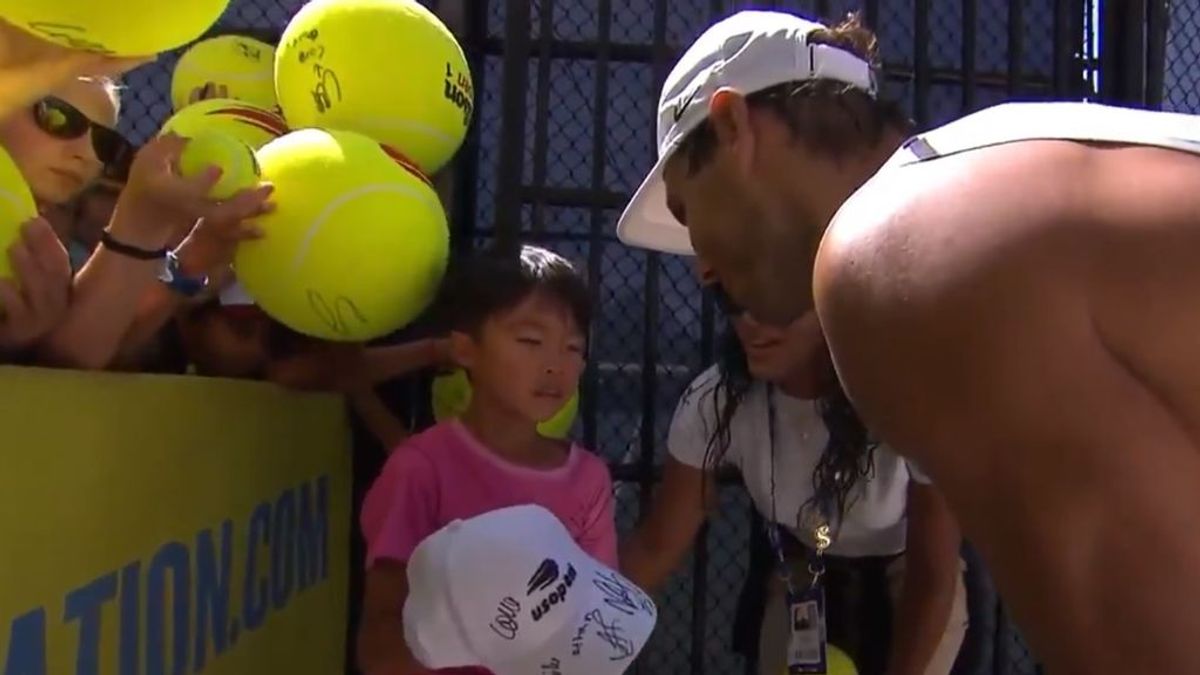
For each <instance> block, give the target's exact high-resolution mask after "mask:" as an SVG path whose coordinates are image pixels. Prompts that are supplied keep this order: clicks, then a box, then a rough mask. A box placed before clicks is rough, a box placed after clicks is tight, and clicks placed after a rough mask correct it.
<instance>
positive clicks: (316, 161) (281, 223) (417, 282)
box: [234, 129, 450, 341]
mask: <svg viewBox="0 0 1200 675" xmlns="http://www.w3.org/2000/svg"><path fill="white" fill-rule="evenodd" d="M258 162H259V165H260V167H261V169H262V176H263V179H264V180H267V181H270V182H271V183H272V184H273V185H274V186H275V192H274V193H273V195H272V201H273V202H274V203H275V210H274V211H272V212H271V213H268V214H266V215H264V216H261V217H259V218H257V219H256V220H255V224H256V225H258V226H259V227H260V228H261V229H262V230H263V234H264V236H263V238H262V239H258V240H254V241H247V242H245V243H243V244H241V245H240V246H239V247H238V251H237V255H236V256H235V259H234V267H235V271H236V273H237V278H238V281H239V282H241V284H242V286H243V287H245V289H246V292H248V293H249V294H250V297H252V298H254V301H255V302H256V303H257V304H258V306H259V307H261V308H262V309H263V311H265V312H266V313H267V314H269V315H271V316H272V317H273V318H274V319H275V320H277V321H279V322H280V323H283V324H284V325H286V326H288V327H290V328H292V329H293V330H296V331H299V332H301V333H304V334H306V335H311V336H313V337H317V338H322V339H326V340H342V341H364V340H370V339H372V338H376V337H379V336H382V335H386V334H388V333H391V332H392V331H395V330H397V329H399V328H401V327H403V326H404V325H405V324H407V323H408V322H409V321H412V320H413V319H414V318H416V317H417V315H418V314H420V313H421V312H422V311H423V310H424V309H425V307H426V306H427V305H428V304H429V302H430V301H431V300H432V299H433V295H434V293H435V292H436V291H437V288H438V286H439V285H440V283H441V280H442V275H443V274H444V272H445V269H446V258H447V256H448V255H449V252H450V233H449V231H448V229H447V227H446V213H445V211H444V210H443V209H442V204H441V202H440V201H439V199H438V196H437V193H435V192H434V191H433V188H432V187H431V186H430V184H429V182H428V179H427V178H425V177H424V176H423V175H421V174H420V173H419V172H417V171H416V170H415V169H414V168H412V167H411V165H409V166H406V165H405V164H403V163H402V161H401V160H400V159H399V158H396V157H393V156H392V155H390V154H388V152H387V151H386V150H385V149H384V148H383V147H382V146H380V145H379V144H378V143H376V142H375V141H373V140H371V139H369V138H367V137H366V136H362V135H360V134H356V133H353V132H347V131H323V130H319V129H305V130H303V131H295V132H292V133H290V134H288V135H286V136H284V137H282V138H279V139H277V140H275V141H272V142H271V143H268V144H267V145H265V146H263V148H262V149H261V150H259V151H258Z"/></svg>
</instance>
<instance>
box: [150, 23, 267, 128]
mask: <svg viewBox="0 0 1200 675" xmlns="http://www.w3.org/2000/svg"><path fill="white" fill-rule="evenodd" d="M209 82H212V83H213V84H216V85H219V86H222V87H225V91H226V94H227V96H228V98H230V99H234V100H237V101H242V102H245V103H249V104H251V105H254V106H258V107H259V108H265V109H267V110H274V109H275V106H276V105H277V104H276V101H275V48H274V47H272V46H271V45H269V44H267V43H265V42H261V41H259V40H255V39H254V38H249V37H242V36H240V35H221V36H219V37H215V38H210V39H208V40H202V41H200V42H197V43H196V44H194V45H192V46H191V47H188V50H187V51H186V52H184V53H183V56H180V57H179V62H178V63H176V64H175V70H174V72H172V74H171V105H172V106H173V107H174V109H175V110H181V109H183V108H185V107H187V105H188V97H190V96H191V95H192V92H193V91H195V90H196V89H198V88H200V87H203V86H204V85H205V84H207V83H209Z"/></svg>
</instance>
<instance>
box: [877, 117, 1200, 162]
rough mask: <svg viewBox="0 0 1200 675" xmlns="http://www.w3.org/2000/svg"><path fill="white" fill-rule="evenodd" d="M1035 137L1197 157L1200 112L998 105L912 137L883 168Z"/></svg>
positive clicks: (1199, 143)
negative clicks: (1140, 148) (1178, 153)
mask: <svg viewBox="0 0 1200 675" xmlns="http://www.w3.org/2000/svg"><path fill="white" fill-rule="evenodd" d="M1033 140H1061V141H1082V142H1092V143H1119V144H1127V145H1145V146H1151V147H1160V148H1168V149H1171V150H1180V151H1182V152H1190V153H1192V154H1197V155H1200V116H1196V115H1185V114H1182V113H1168V112H1160V111H1157V110H1138V109H1134V108H1118V107H1114V106H1107V105H1100V104H1097V103H1080V102H1075V101H1070V102H1063V101H1056V102H1048V103H1002V104H1000V105H996V106H992V107H990V108H985V109H983V110H980V111H979V112H975V113H971V114H970V115H967V116H965V117H962V118H960V119H957V120H955V121H953V122H950V123H949V124H946V125H943V126H941V127H938V128H936V129H933V130H932V131H929V132H926V133H923V134H919V135H917V136H914V137H913V138H911V139H909V140H908V141H907V142H906V143H905V144H904V145H903V146H902V147H901V148H900V150H899V151H897V152H896V153H895V154H894V155H893V156H892V158H891V159H890V160H888V162H887V163H886V164H885V165H884V168H883V169H882V170H881V171H886V170H888V169H892V168H896V167H899V166H904V165H908V164H915V163H918V162H924V161H929V160H932V159H937V158H938V157H945V156H947V155H953V154H957V153H961V152H967V151H969V150H977V149H979V148H986V147H990V146H995V145H1003V144H1006V143H1016V142H1018V141H1033Z"/></svg>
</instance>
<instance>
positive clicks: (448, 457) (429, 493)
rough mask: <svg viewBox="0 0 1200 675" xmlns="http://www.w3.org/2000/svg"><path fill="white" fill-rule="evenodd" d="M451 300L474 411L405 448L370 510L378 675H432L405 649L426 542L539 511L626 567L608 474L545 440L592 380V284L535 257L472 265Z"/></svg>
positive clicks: (456, 350) (371, 633)
mask: <svg viewBox="0 0 1200 675" xmlns="http://www.w3.org/2000/svg"><path fill="white" fill-rule="evenodd" d="M443 302H444V303H445V304H444V307H445V308H446V311H447V315H448V316H447V318H448V322H449V328H450V349H451V354H452V355H453V357H454V360H455V361H456V362H457V363H458V365H460V366H461V367H462V368H463V369H465V370H466V371H467V374H468V376H469V378H470V381H471V388H472V396H471V404H470V406H469V407H468V409H467V411H466V412H465V413H464V414H463V416H462V418H461V419H459V420H454V421H448V422H443V423H441V424H438V425H436V426H434V427H432V428H430V429H429V430H427V431H425V432H423V433H421V434H418V435H416V436H413V437H412V438H410V439H409V440H408V441H407V442H405V443H404V444H402V445H401V446H400V447H399V448H397V449H396V450H395V451H394V452H393V453H392V454H391V457H390V458H389V459H388V462H387V464H386V465H385V466H384V469H383V471H382V473H381V474H380V476H379V478H378V479H377V480H376V482H375V484H374V485H373V486H372V488H371V490H370V492H369V493H368V494H367V497H366V499H365V501H364V503H363V509H362V519H361V523H362V528H363V534H364V536H365V538H366V541H367V579H366V590H365V597H364V600H363V615H362V624H361V627H360V629H359V636H358V656H359V661H360V666H361V667H362V669H363V671H364V672H365V673H367V675H409V674H411V673H424V672H427V671H426V670H425V669H424V668H423V667H422V666H421V664H420V663H417V662H416V660H415V659H414V658H413V656H412V654H411V653H410V652H409V650H408V648H407V646H406V645H405V640H404V628H403V625H402V610H403V607H404V601H405V598H406V597H407V595H408V580H407V577H406V573H405V565H406V563H407V561H408V558H409V556H410V555H411V554H412V551H413V549H415V548H416V546H417V544H418V543H420V542H421V540H422V539H424V538H425V537H427V536H429V535H430V534H432V533H434V532H435V531H437V530H438V529H439V528H441V527H442V526H444V525H446V524H447V523H449V522H451V521H453V520H455V519H459V518H462V519H465V518H470V517H472V516H476V515H479V514H482V513H486V512H489V511H493V510H495V509H499V508H504V507H508V506H516V505H520V504H537V505H540V506H543V507H545V508H546V509H548V510H549V511H550V512H552V513H553V514H554V515H556V516H557V517H558V519H559V520H561V521H562V522H563V524H564V525H566V527H567V529H568V531H570V533H571V535H572V536H573V537H574V538H575V541H576V542H577V543H578V544H579V545H580V547H581V548H583V550H585V551H587V552H588V553H589V554H590V555H592V556H593V557H595V558H596V559H598V560H600V561H601V562H603V563H604V564H606V565H610V566H613V567H615V566H616V564H617V537H616V526H615V523H614V520H613V497H612V479H611V478H610V477H609V474H608V468H607V466H606V465H605V464H604V462H603V461H602V460H600V459H599V458H598V457H596V456H595V455H593V454H591V453H590V452H588V451H586V450H584V449H583V448H581V447H579V446H578V445H574V444H570V443H566V442H561V441H554V440H550V439H547V438H543V437H541V436H539V435H538V432H537V424H538V423H539V422H541V421H543V420H546V419H549V418H550V417H552V416H553V415H554V413H555V412H557V411H558V410H559V408H561V407H562V405H563V404H564V403H565V402H566V401H567V399H568V398H570V396H571V395H572V394H573V393H574V392H575V390H576V387H577V386H578V383H579V376H580V374H581V373H582V372H583V367H584V351H585V348H586V331H587V326H588V323H589V320H590V307H589V296H588V290H587V288H586V286H585V284H584V282H583V280H582V279H581V278H580V277H579V275H578V274H577V273H576V271H575V269H574V268H573V267H572V266H571V264H570V263H568V262H567V261H566V260H564V259H563V258H561V257H560V256H558V255H555V254H554V253H551V252H549V251H546V250H543V249H540V248H535V247H531V246H526V247H524V248H522V249H521V250H520V252H511V253H507V254H506V253H499V252H498V253H490V254H485V255H483V256H480V257H479V258H477V259H475V260H472V261H470V262H469V263H468V264H467V265H466V266H465V267H464V269H463V270H462V271H461V273H460V274H454V275H451V278H450V280H449V281H448V282H447V287H446V290H445V293H444V296H443ZM437 672H439V673H448V672H456V673H487V672H488V671H486V670H484V669H481V668H463V669H452V670H445V669H443V670H439V671H437Z"/></svg>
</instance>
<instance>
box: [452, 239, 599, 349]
mask: <svg viewBox="0 0 1200 675" xmlns="http://www.w3.org/2000/svg"><path fill="white" fill-rule="evenodd" d="M535 292H540V293H545V294H546V295H548V296H549V297H551V298H553V299H554V300H556V301H558V302H561V303H562V305H563V307H564V308H565V309H566V310H567V311H568V312H570V314H571V318H573V319H574V320H575V324H576V326H578V327H579V330H580V331H581V332H582V333H584V334H585V335H586V334H587V332H588V327H589V326H590V325H591V318H592V302H591V294H590V293H589V292H588V288H587V283H586V282H585V281H584V279H583V276H582V275H581V274H579V272H578V271H577V270H576V269H575V266H574V265H572V264H571V263H570V261H568V260H567V259H566V258H564V257H562V256H560V255H558V254H557V253H554V252H552V251H547V250H546V249H544V248H539V247H537V246H522V247H521V248H520V249H518V250H513V249H511V248H507V247H504V248H495V249H490V250H488V251H485V252H483V253H480V254H477V255H474V256H471V257H468V258H466V259H465V260H463V261H461V262H460V263H459V264H457V265H453V266H451V269H450V271H449V273H448V274H447V275H446V281H445V283H444V284H443V286H442V292H441V294H440V296H441V297H440V298H439V302H438V304H439V310H440V311H439V312H438V315H439V317H440V323H442V325H443V327H444V328H445V329H446V330H452V331H459V332H464V333H472V334H474V333H477V332H478V330H479V328H480V327H482V326H483V324H484V322H486V321H487V320H488V319H489V318H491V317H493V316H495V315H496V314H498V313H500V312H504V311H507V310H510V309H512V308H514V307H516V306H517V305H519V304H521V302H523V301H524V300H525V299H526V298H528V297H529V296H530V295H531V294H532V293H535Z"/></svg>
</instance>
